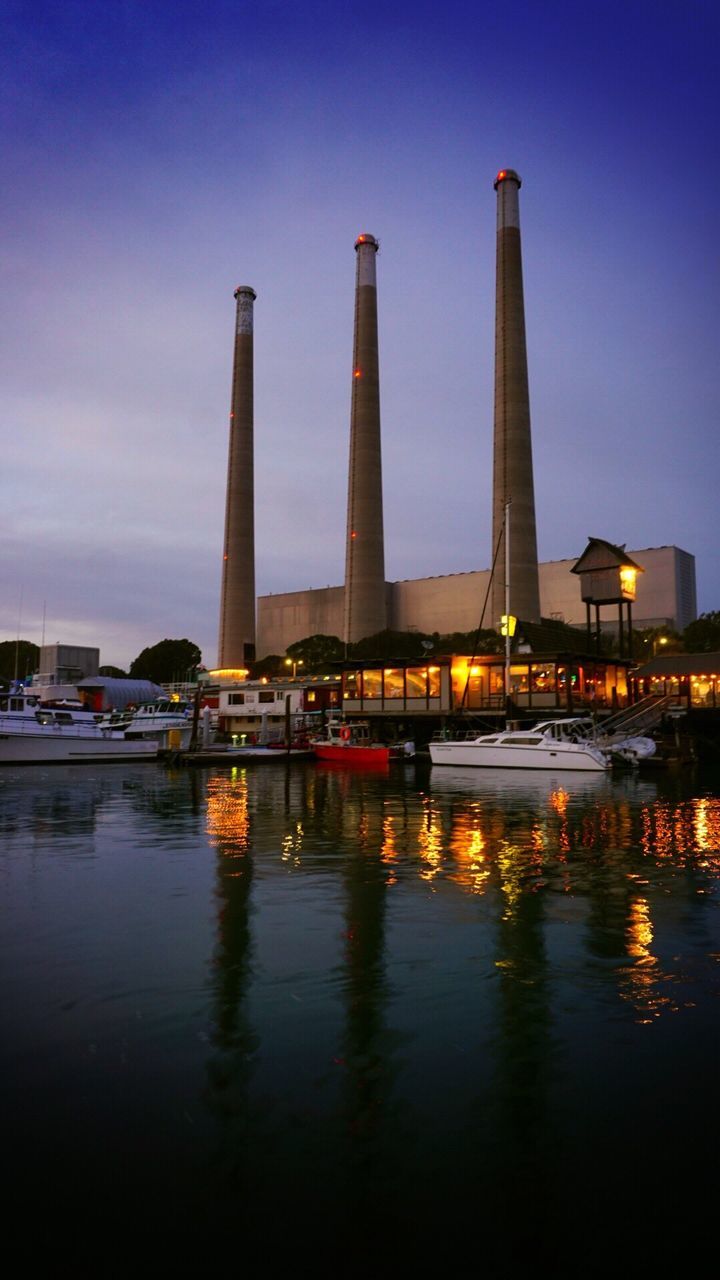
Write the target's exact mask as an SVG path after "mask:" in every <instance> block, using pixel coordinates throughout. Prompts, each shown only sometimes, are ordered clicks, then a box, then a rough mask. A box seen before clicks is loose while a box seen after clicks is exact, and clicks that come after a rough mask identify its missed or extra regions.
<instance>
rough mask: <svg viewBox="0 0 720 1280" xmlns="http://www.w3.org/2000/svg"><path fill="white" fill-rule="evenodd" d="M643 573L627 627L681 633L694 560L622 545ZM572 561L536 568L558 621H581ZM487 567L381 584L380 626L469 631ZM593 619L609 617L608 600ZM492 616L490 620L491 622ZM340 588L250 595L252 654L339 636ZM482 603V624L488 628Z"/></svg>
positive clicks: (691, 609) (671, 550)
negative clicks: (253, 605)
mask: <svg viewBox="0 0 720 1280" xmlns="http://www.w3.org/2000/svg"><path fill="white" fill-rule="evenodd" d="M628 555H629V556H630V557H631V559H633V560H635V561H636V562H637V564H639V565H640V566H641V567H642V568H643V569H644V570H645V572H644V573H642V574H640V575H639V576H638V587H637V600H636V601H635V604H634V605H633V626H634V627H642V626H658V625H663V626H671V627H676V628H677V630H679V631H682V630H683V628H684V627H686V626H687V624H688V623H689V622H692V620H693V618H694V617H696V616H697V614H696V597H695V558H694V556H691V555H690V554H689V553H688V552H687V551H681V550H680V548H679V547H649V548H646V549H645V550H643V551H629V552H628ZM576 561H577V556H575V557H573V559H572V560H551V561H549V562H547V563H546V564H541V565H540V566H539V573H540V604H541V611H542V616H543V617H544V618H551V617H552V616H553V614H559V615H560V616H561V619H562V621H564V622H568V623H570V624H572V625H574V626H578V627H584V626H585V606H584V604H583V602H582V599H581V597H580V582H579V579H578V578H577V576H576V575H575V574H574V573H571V572H570V570H571V569H572V566H573V565H574V564H575V563H576ZM489 576H490V575H489V570H487V569H484V570H476V571H475V572H472V573H452V574H447V575H444V576H442V577H437V578H415V579H408V580H407V581H404V582H391V583H388V584H387V591H388V626H389V627H390V628H391V629H392V630H393V631H408V630H411V629H415V628H416V629H417V630H418V631H429V632H433V631H438V632H440V634H441V635H447V634H448V633H449V632H452V631H472V630H474V629H475V627H477V626H479V624H480V614H481V611H482V607H483V602H484V600H485V595H486V592H487V586H488V579H489ZM601 621H602V622H603V624H604V623H606V622H607V623H608V624H614V623H616V622H617V609H616V608H614V607H613V606H610V607H608V608H606V609H604V610H603V611H602V613H601ZM497 622H498V619H495V624H496V625H497ZM342 625H343V588H342V587H325V588H323V589H322V590H319V591H293V592H288V593H287V594H284V595H275V596H260V597H259V599H258V656H259V657H264V656H265V655H266V654H268V653H280V654H282V653H285V651H286V649H287V647H288V645H291V644H294V643H295V642H296V641H297V640H304V639H305V637H306V636H311V635H333V636H340V635H341V634H342ZM492 625H493V619H492V618H491V616H490V604H488V608H487V611H486V614H485V619H484V622H483V626H485V627H491V626H492Z"/></svg>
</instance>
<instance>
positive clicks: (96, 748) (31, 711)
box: [0, 690, 158, 764]
mask: <svg viewBox="0 0 720 1280" xmlns="http://www.w3.org/2000/svg"><path fill="white" fill-rule="evenodd" d="M157 752H158V744H157V743H156V742H151V741H146V740H143V739H139V740H137V741H132V740H130V739H128V738H127V737H126V736H125V733H124V732H123V731H122V730H121V729H117V728H110V727H107V726H106V727H103V726H102V725H100V724H96V723H90V722H88V721H87V720H84V719H78V720H76V719H73V718H72V717H70V718H67V714H66V713H63V712H62V711H60V713H58V710H57V709H55V708H52V707H44V706H43V705H42V703H41V701H40V699H39V698H38V696H37V694H33V693H27V692H25V691H24V690H12V691H11V692H10V693H5V694H0V764H54V763H63V764H67V763H79V762H86V761H105V760H154V759H155V757H156V756H157Z"/></svg>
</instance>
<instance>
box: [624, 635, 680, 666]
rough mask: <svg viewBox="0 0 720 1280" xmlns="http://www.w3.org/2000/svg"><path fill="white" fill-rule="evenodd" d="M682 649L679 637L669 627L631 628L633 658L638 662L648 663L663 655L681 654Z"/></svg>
mask: <svg viewBox="0 0 720 1280" xmlns="http://www.w3.org/2000/svg"><path fill="white" fill-rule="evenodd" d="M682 648H683V643H682V639H681V637H680V636H679V635H678V633H677V631H673V630H672V628H671V627H640V628H638V629H637V630H636V629H635V628H633V657H634V658H636V659H637V661H638V662H649V661H650V659H651V658H656V657H660V656H661V654H663V653H682Z"/></svg>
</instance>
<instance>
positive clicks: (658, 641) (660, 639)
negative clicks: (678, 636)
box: [653, 636, 668, 658]
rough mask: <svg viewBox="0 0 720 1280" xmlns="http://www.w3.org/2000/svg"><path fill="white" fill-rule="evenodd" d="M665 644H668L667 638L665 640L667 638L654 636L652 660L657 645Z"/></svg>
mask: <svg viewBox="0 0 720 1280" xmlns="http://www.w3.org/2000/svg"><path fill="white" fill-rule="evenodd" d="M667 642H668V638H667V636H655V638H654V640H653V658H654V657H655V654H656V653H657V647H658V645H659V644H667Z"/></svg>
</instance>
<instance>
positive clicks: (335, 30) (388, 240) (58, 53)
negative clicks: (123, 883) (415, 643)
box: [0, 0, 720, 667]
mask: <svg viewBox="0 0 720 1280" xmlns="http://www.w3.org/2000/svg"><path fill="white" fill-rule="evenodd" d="M719 13H720V11H719V10H718V8H717V5H716V4H714V3H710V0H678V2H677V3H676V2H675V0H624V2H623V3H615V0H607V2H605V3H593V2H591V0H589V2H587V3H581V4H578V3H577V0H573V2H572V3H569V2H568V3H566V2H565V0H543V2H542V3H541V2H538V3H534V2H530V0H516V2H513V0H508V2H507V3H503V4H500V3H497V2H496V3H492V4H490V3H484V0H474V3H465V2H464V0H445V2H444V3H443V4H442V5H438V4H437V2H436V0H433V2H432V3H429V2H428V0H415V2H414V3H412V4H409V3H401V2H399V0H386V2H385V3H383V4H376V3H375V0H369V2H367V3H363V4H361V5H352V6H351V5H349V4H347V3H345V2H344V0H335V3H326V2H325V0H303V2H302V3H300V2H298V3H295V2H294V0H254V2H253V0H234V2H233V0H203V3H196V2H195V0H173V2H172V3H167V2H166V0H114V2H113V3H112V4H98V3H97V0H63V2H62V3H60V2H59V0H58V2H53V3H50V2H48V0H33V3H26V2H25V0H4V3H3V5H2V10H1V21H0V84H1V88H0V109H1V112H2V119H1V121H0V124H1V125H2V142H1V143H0V150H1V157H0V158H1V160H2V169H3V174H4V178H3V196H2V202H1V206H0V218H1V219H2V223H3V227H2V235H1V236H0V261H1V264H2V288H1V290H0V309H1V310H2V316H1V317H0V323H1V325H2V337H3V341H2V344H0V348H1V349H0V429H1V433H2V504H1V506H0V639H14V638H15V637H16V636H17V635H18V634H20V635H21V636H22V637H23V638H25V639H29V640H33V641H34V642H35V643H36V644H39V643H41V640H42V639H43V638H44V639H45V641H46V643H54V642H56V641H60V642H63V643H66V644H79V645H83V644H86V645H95V646H98V647H99V648H100V658H101V662H103V663H111V664H115V665H119V666H122V667H126V666H127V665H128V664H129V663H130V662H131V660H132V659H133V658H134V657H135V656H136V655H137V654H138V653H139V652H140V651H141V650H142V649H143V648H145V647H146V646H148V645H153V644H155V643H157V642H158V641H159V640H162V639H164V638H165V637H170V638H180V637H187V638H188V639H190V640H192V641H194V642H195V643H196V644H198V645H199V646H200V648H201V650H202V653H203V660H204V662H205V663H206V665H208V666H212V665H213V664H214V663H215V661H216V656H217V631H218V611H219V594H220V571H221V557H222V536H223V523H224V504H225V482H226V468H227V443H228V414H229V404H230V378H231V372H232V343H233V333H234V310H235V303H234V300H233V292H234V289H235V287H236V286H237V285H238V284H241V283H242V284H250V285H252V287H253V288H254V289H255V290H256V293H257V302H256V303H255V542H256V586H257V592H258V594H259V595H265V594H268V593H269V592H282V591H293V590H305V589H306V588H309V587H325V586H327V585H337V584H341V583H342V581H343V577H344V557H345V508H346V497H347V465H348V446H349V419H350V393H351V375H352V338H353V334H352V326H353V290H354V279H355V254H354V250H353V245H354V241H355V239H356V237H357V235H358V234H359V233H360V232H362V231H365V232H369V233H371V234H373V235H375V236H377V237H378V239H379V240H380V253H379V256H378V262H377V268H378V308H379V328H380V374H381V416H382V435H383V490H384V512H385V558H386V576H387V577H388V579H389V580H391V581H396V580H398V579H403V578H414V577H424V576H428V575H434V574H444V573H456V572H463V571H467V570H472V569H482V568H487V566H488V564H489V562H490V540H491V534H490V530H491V487H492V418H493V360H494V292H495V193H494V190H493V180H494V177H495V174H496V173H497V171H498V170H499V169H500V168H504V167H509V168H514V169H516V170H517V171H518V172H519V174H520V176H521V178H522V189H521V192H520V208H521V229H522V246H523V268H524V280H525V311H526V325H527V342H528V365H529V380H530V398H531V417H532V433H533V454H534V468H535V501H536V515H537V530H538V554H539V558H540V560H541V561H545V560H556V559H564V558H566V557H573V556H579V555H580V554H581V553H582V551H583V550H584V548H585V545H586V542H587V539H588V537H591V536H592V537H599V538H606V539H608V540H609V541H612V542H616V543H625V544H626V545H627V547H628V549H629V550H637V549H640V548H643V547H654V546H662V545H668V544H676V545H678V546H680V547H682V548H684V549H685V550H687V551H689V552H691V553H692V554H693V555H694V556H695V557H696V567H697V581H698V607H699V610H700V611H707V610H710V609H720V556H718V554H717V532H718V519H717V510H718V500H717V496H716V491H717V473H718V463H719V462H720V450H719V449H718V373H717V371H718V348H717V334H718V332H719V331H720V323H719V321H720V315H719V314H718V311H719V307H718V296H719V294H718V253H717V245H718V231H717V228H718V225H719V222H720V219H719V216H718V215H719V214H720V208H719V206H720V199H719V195H720V181H719V177H718V169H717V164H716V162H714V159H713V157H715V156H716V151H717V145H716V139H717V127H718V118H719V115H720V102H719V98H720V90H719V89H718V83H719V80H720V78H719V77H718V72H717V66H718V47H719V43H720V42H719V36H720V17H719V16H718V14H719Z"/></svg>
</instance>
